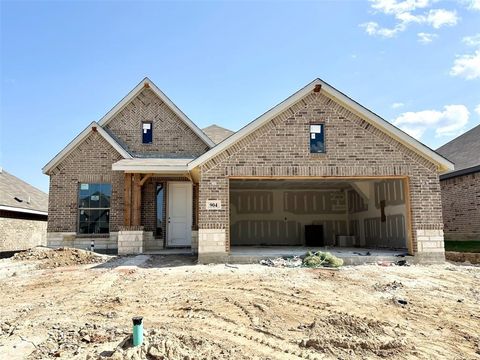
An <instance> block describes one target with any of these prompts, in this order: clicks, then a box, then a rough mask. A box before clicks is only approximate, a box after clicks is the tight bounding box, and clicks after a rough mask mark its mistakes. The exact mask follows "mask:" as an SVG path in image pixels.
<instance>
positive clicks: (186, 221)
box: [167, 181, 192, 246]
mask: <svg viewBox="0 0 480 360" xmlns="http://www.w3.org/2000/svg"><path fill="white" fill-rule="evenodd" d="M167 216H168V219H167V223H168V229H167V245H168V246H191V245H192V183H191V182H187V181H182V182H169V183H168V214H167Z"/></svg>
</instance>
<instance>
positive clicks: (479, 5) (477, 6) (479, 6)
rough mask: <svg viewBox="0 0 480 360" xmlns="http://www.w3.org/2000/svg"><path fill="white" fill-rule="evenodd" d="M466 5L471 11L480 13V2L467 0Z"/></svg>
mask: <svg viewBox="0 0 480 360" xmlns="http://www.w3.org/2000/svg"><path fill="white" fill-rule="evenodd" d="M464 3H466V4H467V7H468V8H469V9H470V10H477V11H480V0H466V1H464Z"/></svg>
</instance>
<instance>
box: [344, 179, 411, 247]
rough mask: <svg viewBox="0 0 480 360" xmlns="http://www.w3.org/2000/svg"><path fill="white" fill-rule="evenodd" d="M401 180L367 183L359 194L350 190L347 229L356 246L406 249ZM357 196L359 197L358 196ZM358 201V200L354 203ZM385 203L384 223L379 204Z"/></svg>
mask: <svg viewBox="0 0 480 360" xmlns="http://www.w3.org/2000/svg"><path fill="white" fill-rule="evenodd" d="M403 186H404V184H403V181H402V180H401V179H396V180H384V181H375V182H368V186H367V187H363V191H360V190H359V191H356V190H350V191H349V194H348V199H349V201H351V200H352V199H354V200H355V201H356V204H355V206H354V204H352V203H349V228H350V233H351V235H354V236H355V237H356V239H357V245H360V246H366V247H394V248H406V247H407V245H406V238H407V235H406V206H405V198H404V188H403ZM360 193H361V194H360ZM358 199H360V200H358ZM382 200H383V201H385V221H383V222H382V219H381V206H380V202H381V201H382Z"/></svg>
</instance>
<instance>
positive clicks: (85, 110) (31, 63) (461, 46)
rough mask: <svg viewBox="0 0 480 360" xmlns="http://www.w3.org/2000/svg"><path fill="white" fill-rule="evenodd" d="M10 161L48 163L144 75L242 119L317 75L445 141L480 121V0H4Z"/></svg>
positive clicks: (203, 113) (211, 112)
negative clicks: (206, 0)
mask: <svg viewBox="0 0 480 360" xmlns="http://www.w3.org/2000/svg"><path fill="white" fill-rule="evenodd" d="M0 11H1V74H0V78H1V105H0V107H1V127H0V132H1V133H0V136H1V143H0V151H1V153H0V165H1V166H3V168H5V169H6V170H7V171H9V172H11V173H13V174H15V175H16V176H19V177H20V178H22V179H24V180H26V181H28V182H30V183H31V184H33V185H35V186H37V187H39V188H40V189H42V190H44V191H47V190H48V177H47V176H45V175H43V174H42V173H41V168H42V167H43V166H44V165H45V164H46V163H47V162H48V161H49V160H50V159H51V158H52V157H53V156H54V155H55V154H56V153H58V152H59V151H60V150H61V149H62V148H63V147H64V146H65V145H66V144H67V143H68V142H69V141H70V140H72V139H73V138H74V137H75V136H76V135H77V134H78V133H79V132H80V131H81V130H83V129H84V128H85V127H86V126H87V125H88V124H89V123H90V122H91V121H93V120H99V119H100V118H101V117H102V116H103V115H104V114H105V113H106V112H107V111H108V110H110V109H111V108H112V107H113V106H114V105H115V104H116V103H117V102H118V101H119V100H121V98H122V97H123V96H125V95H126V94H127V92H128V91H130V90H131V89H132V88H133V87H134V86H135V85H136V84H137V83H138V82H139V81H140V80H141V79H142V78H143V77H145V76H148V77H150V78H151V79H152V80H153V81H154V82H155V83H156V84H157V85H158V86H159V87H160V88H161V89H162V90H163V91H164V92H165V93H166V94H167V95H168V96H169V97H170V98H171V99H172V100H173V101H174V102H175V103H176V104H177V106H179V107H180V108H181V109H182V110H183V111H184V112H185V113H186V114H187V115H188V116H189V117H190V118H191V119H192V120H193V121H194V122H195V123H197V124H198V125H199V126H200V127H206V126H208V125H210V124H212V123H216V124H219V125H221V126H224V127H227V128H231V129H233V130H238V129H239V128H241V127H242V126H244V125H245V124H246V123H248V122H250V121H251V120H253V119H254V118H256V117H257V116H259V115H260V114H262V113H263V112H265V111H266V110H268V109H269V108H270V107H272V106H274V105H275V104H277V103H278V102H280V101H282V100H283V99H284V98H286V97H288V96H289V95H291V94H292V93H293V92H294V91H296V90H298V89H299V88H301V87H302V86H304V85H305V84H306V83H308V82H310V81H311V80H313V79H314V78H316V77H320V78H322V79H323V80H325V81H327V82H329V83H330V84H331V85H333V86H334V87H336V88H337V89H339V90H341V91H343V92H344V93H346V94H347V95H349V96H350V97H352V98H353V99H355V100H357V101H358V102H360V103H361V104H363V105H364V106H366V107H368V108H369V109H371V110H373V111H374V112H376V113H377V114H379V115H381V116H382V117H384V118H385V119H387V120H388V121H391V122H393V123H394V124H396V125H397V126H399V127H401V128H403V129H405V130H406V131H408V132H409V133H410V134H412V135H414V136H415V137H416V138H418V139H420V140H421V141H422V142H424V143H425V144H427V145H428V146H430V147H432V148H437V147H438V146H440V145H442V144H444V143H446V142H447V141H449V140H450V139H452V138H453V137H455V136H457V135H458V134H460V133H462V132H464V131H466V130H468V129H470V128H472V127H474V126H476V125H478V124H479V123H480V0H458V1H432V0H407V1H395V0H376V1H365V2H362V1H351V2H349V1H328V2H324V1H318V2H298V1H295V2H274V1H269V2H260V3H257V2H219V1H213V2H200V1H196V2H152V1H149V2H92V1H89V2H67V1H65V2H39V1H35V2H19V1H15V2H5V1H2V2H1V9H0Z"/></svg>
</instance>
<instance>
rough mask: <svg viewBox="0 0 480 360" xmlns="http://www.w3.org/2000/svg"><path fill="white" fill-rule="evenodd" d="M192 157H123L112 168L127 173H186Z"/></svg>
mask: <svg viewBox="0 0 480 360" xmlns="http://www.w3.org/2000/svg"><path fill="white" fill-rule="evenodd" d="M190 161H192V159H172V158H163V159H162V158H133V159H122V160H120V161H117V162H116V163H114V164H113V165H112V170H115V171H124V172H126V173H149V174H185V173H188V163H189V162H190Z"/></svg>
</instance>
